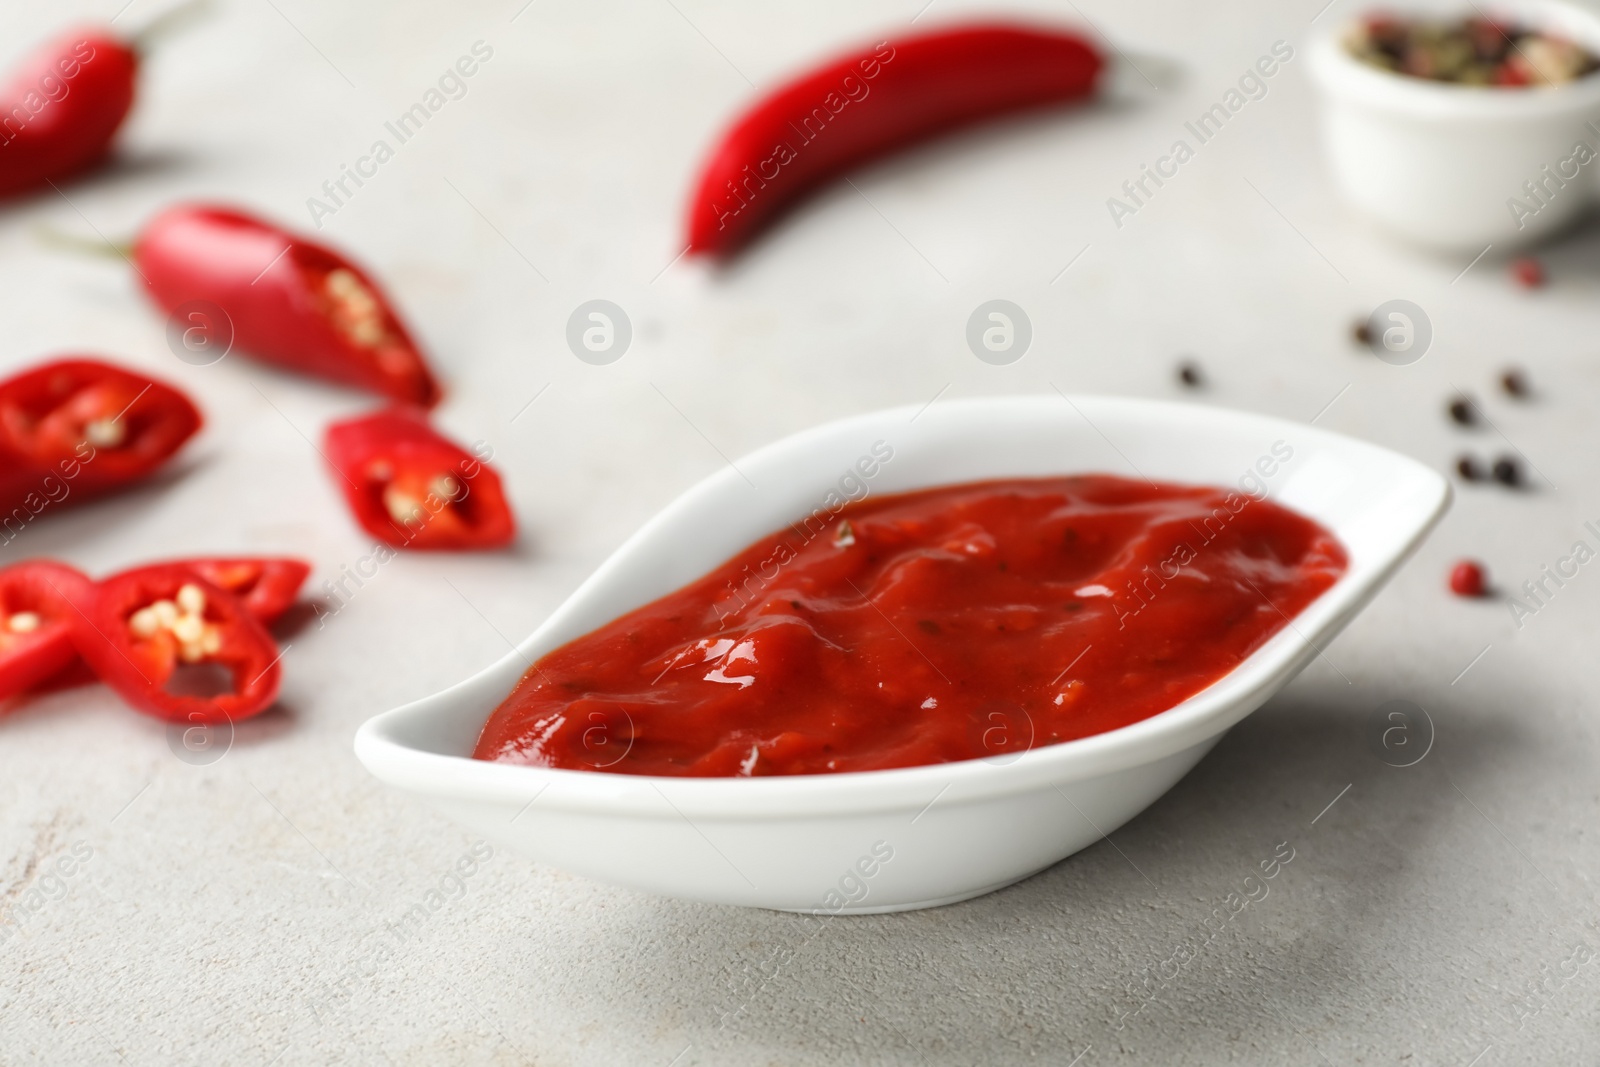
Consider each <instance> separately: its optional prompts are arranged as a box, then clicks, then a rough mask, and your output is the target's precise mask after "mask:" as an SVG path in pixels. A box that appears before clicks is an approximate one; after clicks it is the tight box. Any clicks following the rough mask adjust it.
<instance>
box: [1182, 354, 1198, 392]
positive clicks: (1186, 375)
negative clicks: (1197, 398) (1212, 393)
mask: <svg viewBox="0 0 1600 1067" xmlns="http://www.w3.org/2000/svg"><path fill="white" fill-rule="evenodd" d="M1178 381H1180V382H1182V383H1183V384H1184V385H1186V386H1188V387H1189V388H1190V389H1198V388H1199V387H1200V368H1199V366H1197V365H1196V364H1195V363H1194V362H1193V361H1192V360H1184V361H1183V362H1182V363H1180V364H1178Z"/></svg>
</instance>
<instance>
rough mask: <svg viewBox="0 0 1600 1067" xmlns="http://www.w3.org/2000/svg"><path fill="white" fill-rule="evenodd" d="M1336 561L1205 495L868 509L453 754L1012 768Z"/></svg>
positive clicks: (1302, 536)
mask: <svg viewBox="0 0 1600 1067" xmlns="http://www.w3.org/2000/svg"><path fill="white" fill-rule="evenodd" d="M1346 566H1347V557H1346V554H1345V551H1344V548H1343V547H1342V546H1341V545H1340V544H1339V542H1338V541H1337V540H1336V539H1335V538H1334V536H1333V535H1332V534H1331V533H1329V532H1328V531H1327V530H1325V529H1323V528H1322V527H1321V526H1319V525H1317V524H1316V523H1314V522H1312V521H1311V520H1310V519H1307V518H1305V517H1303V516H1301V515H1298V514H1296V513H1295V512H1293V511H1290V510H1288V509H1287V508H1283V507H1280V506H1278V505H1276V504H1273V503H1271V502H1269V501H1266V500H1258V499H1254V498H1252V497H1250V496H1246V495H1245V494H1243V493H1239V492H1235V491H1231V490H1228V489H1213V488H1204V487H1193V486H1184V485H1173V484H1152V483H1149V482H1145V481H1133V480H1129V479H1126V478H1118V477H1112V476H1109V475H1082V476H1075V477H1064V478H1030V479H1009V480H1003V481H990V482H978V483H971V484H966V485H953V486H941V487H939V488H935V489H927V490H921V491H918V492H913V493H905V494H900V495H896V496H883V497H876V498H870V499H866V500H861V501H858V502H856V503H854V504H851V505H848V506H846V507H844V508H843V509H842V510H840V511H838V512H829V511H826V510H819V511H818V512H816V513H814V514H813V516H812V517H811V518H810V519H807V520H803V521H802V522H799V523H796V524H795V525H794V526H792V527H790V528H788V529H785V530H780V531H778V532H777V533H774V534H772V535H770V536H768V537H766V538H763V539H762V540H760V541H758V542H757V543H755V544H753V545H751V546H750V547H749V548H747V549H745V550H744V551H743V552H741V553H739V554H738V555H737V556H735V557H734V558H732V559H731V560H729V561H728V562H727V563H725V564H723V565H722V566H721V567H719V568H718V569H716V570H715V571H712V572H711V573H710V574H707V575H705V576H704V577H702V578H700V579H697V580H696V581H694V582H691V583H690V584H689V585H686V586H684V587H683V588H681V589H679V590H677V591H676V592H673V593H670V594H668V595H666V596H664V597H662V598H661V599H659V600H656V601H654V602H652V603H650V604H646V605H645V606H643V607H641V608H638V609H636V610H634V611H632V612H629V613H628V614H626V615H624V616H622V617H620V618H618V619H616V620H614V621H612V622H610V623H607V624H606V625H605V626H602V627H600V628H599V629H597V630H594V631H593V632H591V633H588V634H585V635H584V636H582V637H580V638H578V639H576V640H574V641H572V642H570V643H569V644H567V645H564V646H562V647H561V648H558V649H556V650H554V651H552V652H550V653H548V654H546V655H545V656H544V657H543V658H541V659H540V660H539V661H538V663H536V664H535V665H534V666H533V668H532V669H531V670H529V671H528V673H527V674H526V675H525V676H524V677H523V679H522V680H521V682H519V683H518V685H517V687H516V688H515V689H514V690H513V691H512V692H511V694H510V695H509V696H508V697H506V699H505V700H504V701H503V702H502V703H501V704H500V706H499V707H498V708H496V709H495V711H494V712H493V714H491V715H490V717H489V721H488V723H487V724H486V725H485V726H484V729H483V733H482V735H481V736H480V737H479V740H478V745H477V749H476V751H475V752H474V755H475V756H476V757H477V758H478V759H486V760H498V761H503V762H508V763H523V764H532V765H536V766H544V767H561V768H569V769H575V770H603V771H609V772H612V773H622V774H649V775H678V776H701V777H705V776H739V775H776V774H822V773H829V772H841V771H866V770H878V769H883V768H889V767H908V766H915V765H919V764H929V763H944V762H949V761H953V760H966V759H980V758H987V759H991V760H995V761H1003V760H1009V759H1013V758H1015V757H1016V756H1017V755H1019V754H1020V753H1021V752H1022V751H1024V750H1026V749H1029V748H1036V747H1038V746H1041V745H1049V744H1056V743H1059V742H1062V741H1069V740H1072V739H1074V738H1080V737H1087V736H1090V735H1092V734H1098V733H1103V732H1105V731H1107V730H1114V729H1116V728H1118V727H1121V726H1126V725H1129V724H1131V723H1135V722H1138V721H1140V720H1142V719H1146V718H1149V717H1150V716H1152V715H1155V714H1156V713H1158V712H1161V711H1164V710H1166V709H1167V708H1170V707H1172V706H1173V705H1175V704H1178V703H1180V702H1181V701H1183V700H1184V699H1186V698H1188V697H1190V696H1192V695H1193V694H1195V693H1197V692H1199V691H1200V690H1202V689H1204V688H1205V687H1206V686H1208V685H1210V684H1211V683H1213V682H1215V681H1216V680H1217V679H1219V678H1221V677H1222V676H1223V675H1225V674H1227V673H1228V672H1229V671H1231V670H1232V669H1233V668H1234V667H1236V666H1237V665H1238V664H1239V663H1240V662H1242V661H1243V660H1244V659H1245V658H1246V657H1247V656H1249V655H1250V653H1251V652H1253V651H1254V650H1255V649H1256V648H1258V647H1260V645H1262V644H1263V643H1264V642H1265V641H1266V640H1267V639H1268V638H1270V637H1271V636H1272V635H1273V634H1275V633H1277V632H1278V631H1279V630H1281V629H1283V628H1284V627H1285V626H1287V625H1289V623H1290V620H1292V619H1293V618H1294V616H1295V615H1296V614H1298V613H1299V612H1300V611H1301V610H1302V609H1304V608H1305V607H1306V606H1307V605H1308V604H1310V603H1311V602H1312V601H1313V600H1315V599H1316V598H1317V596H1318V595H1319V594H1321V593H1322V592H1323V591H1324V590H1326V589H1327V588H1328V587H1329V586H1331V585H1333V583H1334V582H1335V581H1337V580H1338V577H1339V575H1341V574H1342V573H1343V572H1344V570H1345V568H1346Z"/></svg>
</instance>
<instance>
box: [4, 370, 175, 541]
mask: <svg viewBox="0 0 1600 1067" xmlns="http://www.w3.org/2000/svg"><path fill="white" fill-rule="evenodd" d="M200 424H201V418H200V412H199V410H198V409H197V408H196V407H195V406H194V404H193V403H192V402H191V401H190V400H189V398H188V397H187V396H185V395H184V394H183V393H181V392H179V391H178V390H177V389H175V388H173V387H172V386H170V385H165V384H163V383H161V382H158V381H155V380H154V379H151V378H146V377H144V376H143V375H140V374H135V373H133V372H132V371H128V370H124V369H123V368H121V367H116V366H113V365H111V364H109V363H103V362H101V361H99V360H95V359H58V360H53V361H51V362H49V363H45V364H43V365H41V366H38V367H34V368H32V369H31V370H27V371H24V372H23V373H21V374H18V375H15V376H14V377H11V378H8V379H6V380H5V381H0V530H3V532H0V537H5V539H6V540H9V539H10V537H11V536H15V533H16V531H15V530H14V529H13V520H15V521H17V522H21V523H24V524H25V523H26V522H27V521H28V520H29V519H31V518H32V516H34V515H37V514H39V513H40V512H41V511H43V510H44V509H45V508H47V507H54V506H59V505H62V504H65V503H67V502H69V501H71V502H74V503H76V502H77V501H80V500H86V499H89V498H91V497H94V496H97V495H100V494H102V493H105V492H107V491H110V490H112V489H116V488H119V487H121V486H123V485H127V484H128V483H130V482H135V481H138V480H139V479H141V478H143V477H145V476H147V475H149V474H151V473H153V472H154V471H155V470H156V468H158V467H160V466H161V465H162V464H163V463H165V462H166V461H167V459H168V458H169V457H171V456H172V454H173V453H174V452H176V451H177V450H178V448H179V446H181V445H182V444H183V443H184V442H185V441H187V440H188V439H189V438H190V437H191V436H193V434H194V432H195V431H196V430H198V429H199V428H200ZM8 535H9V536H8Z"/></svg>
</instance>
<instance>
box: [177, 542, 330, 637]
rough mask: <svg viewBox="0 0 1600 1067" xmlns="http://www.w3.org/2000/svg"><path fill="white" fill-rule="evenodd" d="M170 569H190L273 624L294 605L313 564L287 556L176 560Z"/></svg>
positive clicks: (259, 617) (251, 612)
mask: <svg viewBox="0 0 1600 1067" xmlns="http://www.w3.org/2000/svg"><path fill="white" fill-rule="evenodd" d="M167 566H172V567H188V568H190V569H191V570H193V571H194V572H195V573H196V574H198V575H200V577H202V578H204V579H205V580H206V581H208V582H210V583H212V584H213V585H216V586H219V587H221V588H222V589H226V590H227V591H228V592H230V593H232V594H233V595H234V596H235V597H237V598H238V599H239V601H240V603H242V604H243V605H244V608H245V610H246V611H248V612H249V613H250V614H252V615H254V616H255V617H256V618H257V619H259V620H261V622H262V623H264V624H267V625H270V624H272V623H273V622H275V621H277V619H278V617H279V616H280V615H282V614H283V613H284V612H285V611H288V610H289V606H290V605H291V604H293V603H294V598H295V595H296V594H297V593H299V592H300V586H301V585H303V584H305V580H306V576H307V575H309V574H310V573H311V565H310V564H309V563H305V562H303V561H302V560H298V559H291V558H289V557H287V556H214V557H202V558H200V559H175V560H172V561H171V562H170V563H168V564H167Z"/></svg>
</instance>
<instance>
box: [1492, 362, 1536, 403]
mask: <svg viewBox="0 0 1600 1067" xmlns="http://www.w3.org/2000/svg"><path fill="white" fill-rule="evenodd" d="M1500 388H1502V389H1504V390H1505V391H1506V392H1507V393H1509V394H1510V395H1512V396H1515V397H1525V396H1527V395H1528V394H1529V393H1531V392H1533V390H1532V389H1530V388H1529V387H1528V379H1527V376H1526V375H1524V374H1523V373H1522V372H1521V371H1520V370H1517V369H1516V368H1515V367H1513V368H1511V369H1510V370H1508V371H1506V372H1505V373H1504V374H1502V375H1500Z"/></svg>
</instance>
